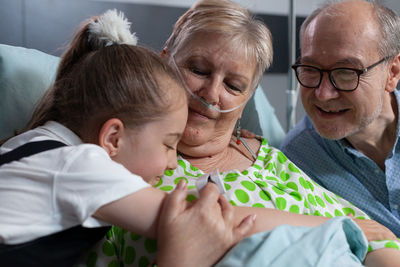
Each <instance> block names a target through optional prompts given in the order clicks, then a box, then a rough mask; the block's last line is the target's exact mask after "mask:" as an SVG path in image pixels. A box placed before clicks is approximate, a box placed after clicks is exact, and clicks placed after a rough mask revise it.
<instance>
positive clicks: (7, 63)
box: [0, 44, 285, 147]
mask: <svg viewBox="0 0 400 267" xmlns="http://www.w3.org/2000/svg"><path fill="white" fill-rule="evenodd" d="M58 63H59V58H58V57H55V56H52V55H49V54H46V53H43V52H40V51H38V50H35V49H27V48H23V47H16V46H9V45H2V44H0V140H1V139H3V138H6V137H9V136H11V135H13V134H14V132H15V131H20V130H22V129H24V127H25V125H26V123H27V122H28V121H29V119H30V117H31V115H32V112H33V109H34V106H35V104H37V102H38V101H39V99H40V98H41V97H42V96H43V94H44V92H45V91H46V90H47V88H48V87H49V86H50V84H51V83H52V81H53V80H54V78H55V74H56V70H57V66H58ZM241 125H242V128H244V129H248V130H250V131H252V132H254V133H256V134H258V135H262V136H264V137H265V138H266V139H267V140H268V142H269V144H270V145H273V146H276V147H279V145H280V143H281V141H282V140H283V138H284V136H285V133H284V131H283V129H282V126H281V125H280V123H279V121H278V119H277V117H276V115H275V112H274V108H273V107H272V106H271V104H270V103H269V102H268V99H267V97H266V96H265V94H264V91H263V89H262V88H261V86H259V87H258V88H257V90H256V92H255V93H254V95H253V97H252V98H251V99H250V100H249V102H248V103H247V105H246V108H245V110H244V112H243V116H242V120H241Z"/></svg>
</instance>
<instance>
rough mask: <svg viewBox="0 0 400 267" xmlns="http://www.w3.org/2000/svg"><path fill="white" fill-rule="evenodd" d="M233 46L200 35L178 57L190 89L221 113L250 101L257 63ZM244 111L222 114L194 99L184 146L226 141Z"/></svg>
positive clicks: (219, 37)
mask: <svg viewBox="0 0 400 267" xmlns="http://www.w3.org/2000/svg"><path fill="white" fill-rule="evenodd" d="M230 45H231V46H233V45H232V43H230V40H229V39H227V38H226V37H224V36H223V35H220V34H216V33H199V34H197V35H196V36H195V37H194V38H192V39H191V40H190V41H189V42H188V43H186V45H185V46H184V47H183V48H181V49H180V50H179V51H178V52H177V54H176V55H175V60H176V63H177V65H178V66H179V69H180V71H181V73H182V75H183V78H184V80H185V82H186V85H187V87H188V88H189V89H190V90H191V91H192V92H193V93H194V94H196V95H198V96H199V97H201V98H203V99H204V100H205V101H207V102H208V103H210V104H212V105H213V106H215V107H217V108H219V109H220V110H228V109H231V108H233V107H236V106H238V105H240V104H241V103H243V102H245V101H246V100H247V99H248V98H249V96H250V94H251V91H252V89H251V84H252V82H253V77H254V73H255V68H256V64H255V61H254V60H247V59H246V58H245V53H244V50H243V49H240V48H236V49H232V47H230ZM243 108H244V105H242V106H241V107H240V108H238V109H236V110H234V111H232V112H228V113H219V112H217V111H215V110H213V109H210V108H208V107H206V106H205V105H203V104H202V103H201V102H200V101H198V100H196V99H193V98H192V99H191V100H190V101H189V117H188V122H187V126H186V129H185V132H184V135H183V138H182V140H181V142H184V143H186V144H188V145H201V144H203V143H206V142H208V141H209V140H211V139H214V138H220V137H221V138H223V140H226V139H227V136H230V135H231V133H232V130H233V128H234V126H235V123H236V121H237V120H238V118H239V117H240V116H241V113H242V111H243Z"/></svg>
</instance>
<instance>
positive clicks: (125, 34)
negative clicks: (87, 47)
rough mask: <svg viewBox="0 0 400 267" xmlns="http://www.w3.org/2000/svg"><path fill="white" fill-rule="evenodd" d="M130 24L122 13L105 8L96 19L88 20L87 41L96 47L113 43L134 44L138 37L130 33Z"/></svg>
mask: <svg viewBox="0 0 400 267" xmlns="http://www.w3.org/2000/svg"><path fill="white" fill-rule="evenodd" d="M130 26H131V23H130V22H129V21H128V20H127V19H126V18H125V16H124V13H122V12H119V13H118V12H117V10H116V9H112V10H107V11H106V12H105V13H104V14H103V15H101V16H100V17H99V18H98V19H97V21H95V20H92V21H90V23H89V27H88V29H89V37H88V41H89V43H90V44H91V45H92V46H93V47H94V48H98V49H99V48H102V47H106V46H110V45H113V44H128V45H136V44H137V40H138V39H137V37H136V35H135V33H131V31H130Z"/></svg>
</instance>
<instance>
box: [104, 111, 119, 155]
mask: <svg viewBox="0 0 400 267" xmlns="http://www.w3.org/2000/svg"><path fill="white" fill-rule="evenodd" d="M123 133H124V124H123V123H122V121H121V120H119V119H116V118H112V119H109V120H108V121H106V122H105V123H104V124H103V126H101V129H100V132H99V145H100V146H101V147H102V148H104V149H105V151H106V152H107V153H108V155H109V156H110V157H113V156H116V155H117V153H118V151H119V149H120V147H121V142H122V135H123Z"/></svg>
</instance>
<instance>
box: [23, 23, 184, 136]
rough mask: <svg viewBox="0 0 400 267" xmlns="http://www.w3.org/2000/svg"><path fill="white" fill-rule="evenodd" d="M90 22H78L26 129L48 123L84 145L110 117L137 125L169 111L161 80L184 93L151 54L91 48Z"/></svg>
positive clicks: (133, 49)
mask: <svg viewBox="0 0 400 267" xmlns="http://www.w3.org/2000/svg"><path fill="white" fill-rule="evenodd" d="M93 19H94V20H96V18H92V19H91V20H93ZM91 20H88V21H86V22H84V23H83V26H82V27H81V29H80V30H79V31H78V32H77V34H76V35H75V37H74V39H73V41H72V42H71V43H70V45H69V48H68V49H67V51H66V52H65V53H64V55H63V56H62V60H61V62H60V65H59V68H58V71H57V75H56V80H55V82H54V84H53V85H52V87H51V88H50V89H49V91H48V92H47V94H46V95H45V96H44V98H43V99H42V101H41V102H40V104H39V106H38V107H37V109H36V110H35V112H34V114H33V117H32V119H31V121H30V123H29V125H28V129H32V128H35V127H37V126H40V125H43V124H44V123H46V122H47V121H49V120H53V121H57V122H59V123H61V124H63V125H64V126H66V127H68V128H69V129H71V130H72V131H74V132H75V133H76V134H77V135H78V136H80V137H81V138H82V139H83V140H84V141H88V139H90V138H91V137H95V136H97V134H98V131H99V130H100V127H101V125H102V124H103V123H104V122H105V121H107V120H108V119H110V118H119V119H120V120H121V121H122V122H123V123H124V124H125V125H126V126H128V127H139V126H141V125H143V124H145V123H147V122H149V121H154V120H157V119H159V118H160V117H162V116H163V115H164V114H165V112H168V111H170V110H171V109H172V108H173V106H175V105H174V104H176V103H173V102H174V101H173V96H171V94H170V93H168V92H167V89H166V88H165V87H166V86H165V85H163V84H162V81H164V80H165V78H166V77H167V78H169V79H170V81H174V83H175V84H176V87H179V88H180V89H179V90H182V92H181V93H182V95H183V94H184V93H183V92H184V90H183V89H182V88H183V87H182V85H181V81H180V79H179V77H178V76H177V75H176V73H175V71H174V70H173V69H172V68H171V67H170V66H169V65H168V64H167V62H165V61H164V60H162V59H161V58H160V56H159V55H157V54H155V52H153V51H151V50H149V49H147V48H144V47H140V46H132V45H125V44H122V45H120V44H114V45H110V46H107V47H103V48H101V49H97V48H94V45H92V43H91V42H89V40H88V35H89V32H88V25H89V23H90V21H91ZM161 78H162V79H161ZM174 87H175V86H174ZM162 88H164V89H162ZM168 89H169V90H176V89H172V88H171V89H170V88H168ZM173 95H174V96H176V94H173ZM175 100H176V97H175ZM96 131H97V132H96ZM88 133H90V134H88ZM85 139H86V140H85Z"/></svg>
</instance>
